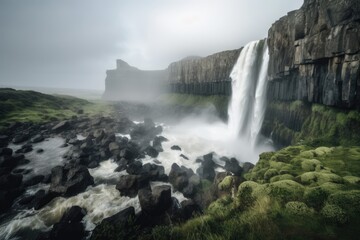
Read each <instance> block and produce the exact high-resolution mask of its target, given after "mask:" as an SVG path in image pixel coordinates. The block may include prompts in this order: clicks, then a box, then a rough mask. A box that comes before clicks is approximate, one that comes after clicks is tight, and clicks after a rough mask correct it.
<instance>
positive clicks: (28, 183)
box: [23, 175, 44, 187]
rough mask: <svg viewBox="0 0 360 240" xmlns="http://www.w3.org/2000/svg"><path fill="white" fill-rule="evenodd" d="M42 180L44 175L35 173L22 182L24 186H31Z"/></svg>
mask: <svg viewBox="0 0 360 240" xmlns="http://www.w3.org/2000/svg"><path fill="white" fill-rule="evenodd" d="M43 180H44V175H37V176H34V177H32V178H30V179H29V180H26V181H25V182H24V184H23V185H24V186H25V187H29V186H33V185H36V184H39V183H41V182H42V181H43Z"/></svg>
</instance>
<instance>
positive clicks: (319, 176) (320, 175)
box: [300, 172, 344, 185]
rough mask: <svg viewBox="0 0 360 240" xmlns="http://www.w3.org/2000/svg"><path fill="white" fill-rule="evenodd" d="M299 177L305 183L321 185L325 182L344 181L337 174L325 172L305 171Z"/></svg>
mask: <svg viewBox="0 0 360 240" xmlns="http://www.w3.org/2000/svg"><path fill="white" fill-rule="evenodd" d="M300 179H301V182H302V183H303V184H306V185H310V184H313V185H321V184H324V183H327V182H332V183H344V179H343V178H342V177H340V176H339V175H336V174H334V173H327V172H306V173H303V174H301V176H300Z"/></svg>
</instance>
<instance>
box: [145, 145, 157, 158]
mask: <svg viewBox="0 0 360 240" xmlns="http://www.w3.org/2000/svg"><path fill="white" fill-rule="evenodd" d="M145 153H146V154H147V155H149V156H150V157H152V158H156V157H157V156H158V155H159V152H158V151H156V149H155V148H153V147H151V146H148V147H147V148H146V149H145Z"/></svg>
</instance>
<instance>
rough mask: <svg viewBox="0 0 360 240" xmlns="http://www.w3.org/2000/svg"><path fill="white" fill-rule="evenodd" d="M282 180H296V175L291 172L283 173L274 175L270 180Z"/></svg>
mask: <svg viewBox="0 0 360 240" xmlns="http://www.w3.org/2000/svg"><path fill="white" fill-rule="evenodd" d="M282 180H295V177H294V176H293V175H291V174H282V175H277V176H274V177H272V178H271V179H270V182H271V183H272V182H278V181H282Z"/></svg>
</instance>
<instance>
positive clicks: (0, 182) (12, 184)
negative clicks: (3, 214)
mask: <svg viewBox="0 0 360 240" xmlns="http://www.w3.org/2000/svg"><path fill="white" fill-rule="evenodd" d="M22 179H23V177H22V175H21V174H6V175H3V176H0V190H11V189H13V188H18V187H20V185H21V183H22Z"/></svg>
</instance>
